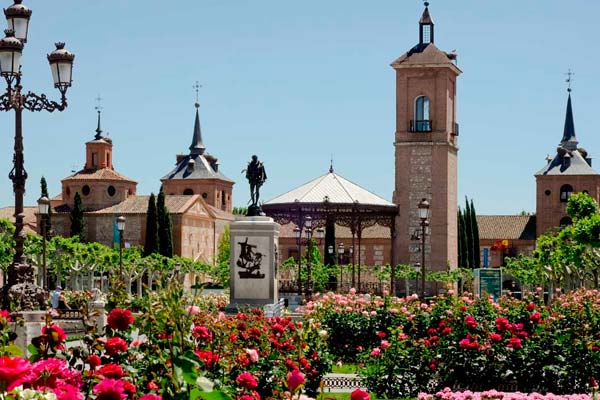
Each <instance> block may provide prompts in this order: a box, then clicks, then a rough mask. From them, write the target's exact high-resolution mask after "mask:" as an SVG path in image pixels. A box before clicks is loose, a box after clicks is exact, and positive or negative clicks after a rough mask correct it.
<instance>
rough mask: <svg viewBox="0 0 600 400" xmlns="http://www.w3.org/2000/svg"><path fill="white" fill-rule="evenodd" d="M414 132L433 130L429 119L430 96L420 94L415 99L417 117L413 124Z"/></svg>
mask: <svg viewBox="0 0 600 400" xmlns="http://www.w3.org/2000/svg"><path fill="white" fill-rule="evenodd" d="M412 125H413V126H412V128H413V129H412V131H413V132H431V120H430V119H429V97H427V96H419V97H417V98H416V100H415V119H414V121H413V124H412Z"/></svg>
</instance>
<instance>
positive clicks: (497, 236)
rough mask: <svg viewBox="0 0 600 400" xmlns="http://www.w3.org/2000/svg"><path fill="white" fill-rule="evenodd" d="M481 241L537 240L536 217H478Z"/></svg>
mask: <svg viewBox="0 0 600 400" xmlns="http://www.w3.org/2000/svg"><path fill="white" fill-rule="evenodd" d="M477 225H478V226H479V239H490V240H502V239H512V240H516V239H520V240H535V215H478V216H477Z"/></svg>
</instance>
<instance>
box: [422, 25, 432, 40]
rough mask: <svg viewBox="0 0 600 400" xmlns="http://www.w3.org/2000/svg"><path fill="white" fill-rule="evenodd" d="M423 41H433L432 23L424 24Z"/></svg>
mask: <svg viewBox="0 0 600 400" xmlns="http://www.w3.org/2000/svg"><path fill="white" fill-rule="evenodd" d="M422 29H423V43H431V25H429V24H427V25H423V28H422Z"/></svg>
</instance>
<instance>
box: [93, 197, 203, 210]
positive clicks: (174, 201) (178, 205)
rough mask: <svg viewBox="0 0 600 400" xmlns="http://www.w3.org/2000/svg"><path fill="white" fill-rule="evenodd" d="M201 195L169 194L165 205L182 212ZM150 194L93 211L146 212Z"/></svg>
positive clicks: (169, 208) (130, 198)
mask: <svg viewBox="0 0 600 400" xmlns="http://www.w3.org/2000/svg"><path fill="white" fill-rule="evenodd" d="M198 197H199V195H191V196H183V195H167V196H165V206H166V207H167V210H169V213H171V214H181V213H183V212H184V211H185V209H186V208H187V206H188V205H189V204H191V203H193V202H194V201H196V200H197V199H198ZM149 199H150V196H129V197H128V198H127V199H125V201H122V202H121V203H119V204H115V205H114V206H110V207H107V208H103V209H102V210H97V211H93V212H92V213H93V214H145V213H146V211H147V210H148V200H149Z"/></svg>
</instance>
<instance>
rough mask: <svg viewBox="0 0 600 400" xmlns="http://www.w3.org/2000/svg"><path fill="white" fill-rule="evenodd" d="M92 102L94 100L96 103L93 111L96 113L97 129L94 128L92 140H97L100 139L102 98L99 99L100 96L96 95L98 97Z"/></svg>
mask: <svg viewBox="0 0 600 400" xmlns="http://www.w3.org/2000/svg"><path fill="white" fill-rule="evenodd" d="M94 100H96V103H97V104H96V107H94V109H95V110H96V111H98V127H97V128H96V135H95V136H94V139H96V140H99V139H102V129H101V128H100V114H102V105H101V101H102V97H100V94H98V97H96V98H95V99H94Z"/></svg>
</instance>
